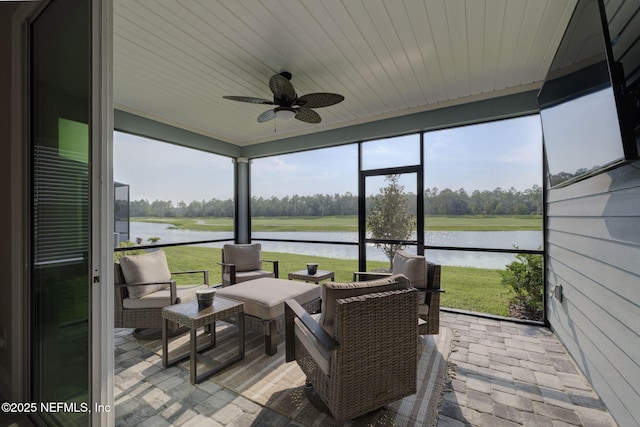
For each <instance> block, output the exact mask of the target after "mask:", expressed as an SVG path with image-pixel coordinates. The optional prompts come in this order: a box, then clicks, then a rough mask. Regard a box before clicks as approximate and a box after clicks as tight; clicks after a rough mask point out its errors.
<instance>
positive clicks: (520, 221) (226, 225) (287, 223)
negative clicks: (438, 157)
mask: <svg viewBox="0 0 640 427" xmlns="http://www.w3.org/2000/svg"><path fill="white" fill-rule="evenodd" d="M131 221H141V222H156V223H166V224H172V225H173V226H174V227H175V228H179V229H185V230H202V231H233V219H232V218H213V217H203V218H149V217H134V218H131ZM425 226H426V228H427V230H429V231H440V230H450V231H465V230H466V231H497V230H508V231H514V230H542V217H541V216H539V215H487V216H482V215H460V216H429V217H426V218H425ZM251 229H252V230H253V231H351V232H357V231H358V218H357V216H355V215H344V216H326V217H290V216H285V217H253V218H251Z"/></svg>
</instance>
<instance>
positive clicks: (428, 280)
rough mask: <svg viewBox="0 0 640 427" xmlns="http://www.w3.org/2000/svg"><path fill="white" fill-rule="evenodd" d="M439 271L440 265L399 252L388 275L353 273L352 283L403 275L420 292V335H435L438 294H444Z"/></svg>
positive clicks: (438, 327)
mask: <svg viewBox="0 0 640 427" xmlns="http://www.w3.org/2000/svg"><path fill="white" fill-rule="evenodd" d="M440 271H441V267H440V265H438V264H435V263H433V262H429V261H427V260H426V259H425V257H424V256H421V255H414V254H411V253H409V252H406V251H402V250H400V251H398V252H396V254H395V256H394V257H393V268H392V269H391V272H390V273H378V272H373V273H372V272H355V273H353V281H354V282H355V281H356V280H372V279H376V278H380V277H385V276H390V275H392V274H404V275H405V276H407V278H408V279H409V281H410V282H411V286H413V287H414V288H417V289H418V291H419V292H420V306H419V316H420V319H421V320H420V323H419V328H418V331H419V333H420V335H426V334H437V333H439V332H440V294H441V293H442V292H444V290H442V289H441V288H440Z"/></svg>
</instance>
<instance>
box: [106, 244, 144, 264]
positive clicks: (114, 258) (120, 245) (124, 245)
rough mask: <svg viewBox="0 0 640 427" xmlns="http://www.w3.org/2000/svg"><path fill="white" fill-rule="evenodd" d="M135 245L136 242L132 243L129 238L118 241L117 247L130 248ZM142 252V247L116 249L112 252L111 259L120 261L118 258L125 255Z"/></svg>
mask: <svg viewBox="0 0 640 427" xmlns="http://www.w3.org/2000/svg"><path fill="white" fill-rule="evenodd" d="M135 246H136V244H135V243H133V242H132V241H131V240H125V241H124V242H120V243H118V247H119V248H132V247H135ZM143 253H144V251H143V250H142V249H133V250H130V251H117V252H114V253H113V260H114V261H115V262H120V258H122V257H123V256H125V255H140V254H143Z"/></svg>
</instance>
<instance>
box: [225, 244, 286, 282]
mask: <svg viewBox="0 0 640 427" xmlns="http://www.w3.org/2000/svg"><path fill="white" fill-rule="evenodd" d="M263 262H270V263H271V264H272V265H273V272H270V271H267V270H263V269H262V263H263ZM218 264H220V265H221V266H222V267H223V268H222V286H229V285H235V284H236V283H240V282H246V281H248V280H253V279H259V278H261V277H275V278H276V279H277V278H278V261H276V260H268V259H262V245H260V243H250V244H234V245H224V246H223V247H222V262H219V263H218Z"/></svg>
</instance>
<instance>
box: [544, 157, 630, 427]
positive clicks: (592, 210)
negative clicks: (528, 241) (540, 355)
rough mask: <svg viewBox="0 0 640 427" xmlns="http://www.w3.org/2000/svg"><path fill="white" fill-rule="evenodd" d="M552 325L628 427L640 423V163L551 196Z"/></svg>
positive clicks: (549, 279)
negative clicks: (557, 289)
mask: <svg viewBox="0 0 640 427" xmlns="http://www.w3.org/2000/svg"><path fill="white" fill-rule="evenodd" d="M547 218H548V229H547V251H548V262H547V283H548V289H549V291H551V290H553V288H554V286H556V285H562V290H563V300H562V302H560V301H559V300H557V299H555V298H553V297H551V292H549V293H548V297H547V298H548V319H549V322H550V323H551V327H552V328H553V330H554V332H556V333H557V334H558V336H559V337H560V339H561V340H562V341H563V343H564V344H565V345H566V346H567V348H568V349H569V351H570V352H571V354H572V356H573V357H574V358H575V360H576V362H577V363H578V365H580V368H581V369H582V371H583V372H584V373H585V375H586V376H587V377H588V379H589V381H590V382H591V383H592V385H593V387H594V389H595V390H596V392H597V393H598V394H599V395H600V397H601V398H602V400H603V401H604V402H605V404H606V405H607V407H608V409H609V410H610V411H611V413H612V415H613V416H614V417H615V418H616V420H617V422H618V423H619V424H620V425H625V426H627V425H629V426H631V425H640V405H639V404H638V403H639V402H640V162H635V163H634V164H631V165H626V166H623V167H620V168H617V169H614V170H612V171H609V172H607V173H603V174H600V175H597V176H595V177H592V178H589V179H587V180H584V181H581V182H578V183H575V184H573V185H570V186H568V187H566V188H560V189H556V190H551V191H549V193H548V194H547Z"/></svg>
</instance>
